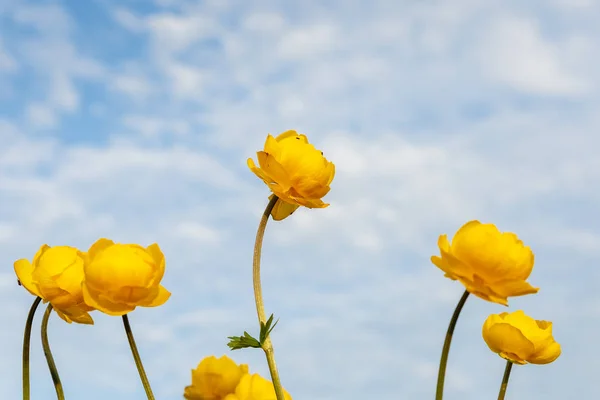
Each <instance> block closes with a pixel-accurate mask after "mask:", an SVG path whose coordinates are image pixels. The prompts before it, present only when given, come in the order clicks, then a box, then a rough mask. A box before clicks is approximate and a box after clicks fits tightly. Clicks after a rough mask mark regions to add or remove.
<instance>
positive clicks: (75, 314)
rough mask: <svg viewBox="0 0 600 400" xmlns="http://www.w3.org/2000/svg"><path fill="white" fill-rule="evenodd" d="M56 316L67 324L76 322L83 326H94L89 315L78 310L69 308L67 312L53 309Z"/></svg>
mask: <svg viewBox="0 0 600 400" xmlns="http://www.w3.org/2000/svg"><path fill="white" fill-rule="evenodd" d="M54 311H56V314H57V315H58V316H59V317H60V318H61V319H63V320H64V321H65V322H67V323H69V324H70V323H71V322H76V323H78V324H84V325H94V320H93V319H92V317H91V316H90V314H89V313H87V312H84V311H82V310H81V309H79V308H76V307H74V308H70V309H67V310H62V309H59V308H54Z"/></svg>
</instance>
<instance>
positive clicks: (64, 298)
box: [14, 244, 94, 324]
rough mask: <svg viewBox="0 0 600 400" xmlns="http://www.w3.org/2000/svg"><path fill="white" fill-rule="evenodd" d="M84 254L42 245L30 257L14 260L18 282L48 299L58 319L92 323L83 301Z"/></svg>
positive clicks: (88, 308)
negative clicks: (28, 258) (30, 260)
mask: <svg viewBox="0 0 600 400" xmlns="http://www.w3.org/2000/svg"><path fill="white" fill-rule="evenodd" d="M84 257H85V255H84V254H83V253H82V252H81V251H79V250H77V249H76V248H74V247H69V246H55V247H50V246H48V245H47V244H45V245H43V246H42V247H41V248H40V249H39V250H38V252H37V253H36V254H35V256H34V257H33V262H29V260H27V259H24V258H23V259H20V260H17V261H15V263H14V269H15V273H16V274H17V278H18V279H19V282H20V283H21V284H22V285H23V286H24V287H25V289H27V291H29V293H31V294H32V295H34V296H38V297H41V298H42V299H43V300H44V302H50V304H52V307H53V308H54V311H56V313H57V314H58V316H59V317H60V318H62V319H63V320H65V321H66V322H68V323H71V322H77V323H80V324H93V323H94V321H93V319H92V317H91V316H90V314H89V313H88V312H89V311H92V310H93V308H92V307H90V306H89V305H86V304H85V303H84V301H83V294H82V291H81V282H82V280H83V265H84Z"/></svg>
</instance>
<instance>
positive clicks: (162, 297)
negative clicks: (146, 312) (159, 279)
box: [139, 285, 171, 307]
mask: <svg viewBox="0 0 600 400" xmlns="http://www.w3.org/2000/svg"><path fill="white" fill-rule="evenodd" d="M169 297H171V292H169V291H168V290H167V289H165V288H164V286H162V285H160V286H159V287H158V293H157V294H156V297H154V298H152V300H150V301H143V302H140V303H139V305H141V306H144V307H158V306H161V305H163V304H165V303H166V302H167V300H169Z"/></svg>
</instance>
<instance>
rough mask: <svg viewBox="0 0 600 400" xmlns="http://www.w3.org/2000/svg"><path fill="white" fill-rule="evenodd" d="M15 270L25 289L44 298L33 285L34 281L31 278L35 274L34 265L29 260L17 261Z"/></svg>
mask: <svg viewBox="0 0 600 400" xmlns="http://www.w3.org/2000/svg"><path fill="white" fill-rule="evenodd" d="M14 268H15V274H16V275H17V279H19V282H21V285H23V287H24V288H25V289H27V291H28V292H29V293H31V294H32V295H34V296H38V297H42V296H41V295H40V292H39V290H38V288H37V286H36V285H35V284H34V283H33V280H32V278H31V274H32V272H33V265H31V263H30V262H29V260H27V259H25V258H22V259H20V260H17V261H15V264H14Z"/></svg>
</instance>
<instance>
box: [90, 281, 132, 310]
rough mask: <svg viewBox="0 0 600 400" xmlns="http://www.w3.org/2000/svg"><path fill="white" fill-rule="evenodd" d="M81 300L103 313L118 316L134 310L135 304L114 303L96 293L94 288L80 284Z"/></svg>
mask: <svg viewBox="0 0 600 400" xmlns="http://www.w3.org/2000/svg"><path fill="white" fill-rule="evenodd" d="M82 293H83V300H84V301H85V304H87V305H88V306H90V307H93V308H94V309H96V310H98V311H101V312H103V313H105V314H108V315H112V316H116V317H120V316H122V315H125V314H127V313H130V312H132V311H133V310H135V306H131V305H129V304H116V303H113V302H111V301H109V300H107V299H106V298H104V297H103V296H102V294H101V293H97V292H96V291H95V290H94V289H92V288H88V286H87V285H85V284H84V285H83V286H82Z"/></svg>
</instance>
